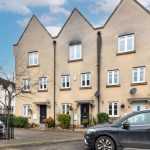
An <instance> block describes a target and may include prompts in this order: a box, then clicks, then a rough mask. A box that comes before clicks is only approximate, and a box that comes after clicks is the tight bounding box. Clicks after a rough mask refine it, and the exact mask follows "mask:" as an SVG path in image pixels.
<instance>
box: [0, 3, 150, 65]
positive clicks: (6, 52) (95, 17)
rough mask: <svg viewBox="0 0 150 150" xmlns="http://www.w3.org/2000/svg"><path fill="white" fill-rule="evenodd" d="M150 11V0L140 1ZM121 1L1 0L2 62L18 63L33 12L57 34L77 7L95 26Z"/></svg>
mask: <svg viewBox="0 0 150 150" xmlns="http://www.w3.org/2000/svg"><path fill="white" fill-rule="evenodd" d="M138 1H139V2H141V4H143V5H144V6H145V7H146V8H147V9H149V10H150V0H138ZM119 2H120V0H0V65H2V64H4V65H5V66H7V67H9V68H12V66H14V56H13V46H12V45H13V44H16V43H17V41H18V39H19V38H20V36H21V34H22V33H23V31H24V29H25V27H26V25H27V23H28V21H29V20H30V18H31V17H32V15H33V14H34V15H36V16H37V17H38V18H39V20H40V21H41V22H42V24H43V25H44V26H45V27H46V29H47V30H48V31H49V32H50V33H51V35H52V36H56V35H57V34H58V32H59V31H60V29H61V27H62V26H63V25H64V23H65V21H66V20H67V18H68V17H69V15H70V13H71V12H72V10H73V9H74V8H77V9H78V10H79V11H80V12H81V13H82V14H83V15H84V16H85V18H87V20H88V21H89V22H90V23H91V24H92V25H93V26H94V27H100V26H102V25H103V24H104V23H105V22H106V20H107V19H108V18H109V16H110V15H111V13H112V12H113V10H114V9H115V7H116V6H117V5H118V3H119Z"/></svg>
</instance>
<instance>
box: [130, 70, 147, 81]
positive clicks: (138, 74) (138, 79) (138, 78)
mask: <svg viewBox="0 0 150 150" xmlns="http://www.w3.org/2000/svg"><path fill="white" fill-rule="evenodd" d="M141 69H143V70H144V72H143V81H140V76H141ZM135 70H137V81H134V75H135V74H134V73H135ZM143 82H145V67H135V68H132V83H143Z"/></svg>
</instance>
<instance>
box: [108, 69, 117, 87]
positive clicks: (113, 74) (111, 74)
mask: <svg viewBox="0 0 150 150" xmlns="http://www.w3.org/2000/svg"><path fill="white" fill-rule="evenodd" d="M118 84H119V70H111V71H108V85H118Z"/></svg>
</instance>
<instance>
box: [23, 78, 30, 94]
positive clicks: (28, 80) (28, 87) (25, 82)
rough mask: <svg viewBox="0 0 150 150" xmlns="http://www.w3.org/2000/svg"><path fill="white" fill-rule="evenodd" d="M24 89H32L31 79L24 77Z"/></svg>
mask: <svg viewBox="0 0 150 150" xmlns="http://www.w3.org/2000/svg"><path fill="white" fill-rule="evenodd" d="M23 90H24V91H30V90H31V89H30V79H23Z"/></svg>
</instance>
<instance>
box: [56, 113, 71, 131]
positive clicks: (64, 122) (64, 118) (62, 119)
mask: <svg viewBox="0 0 150 150" xmlns="http://www.w3.org/2000/svg"><path fill="white" fill-rule="evenodd" d="M70 120H71V116H70V115H68V114H62V115H59V116H58V121H59V125H60V127H61V128H63V129H68V128H69V126H70Z"/></svg>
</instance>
